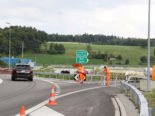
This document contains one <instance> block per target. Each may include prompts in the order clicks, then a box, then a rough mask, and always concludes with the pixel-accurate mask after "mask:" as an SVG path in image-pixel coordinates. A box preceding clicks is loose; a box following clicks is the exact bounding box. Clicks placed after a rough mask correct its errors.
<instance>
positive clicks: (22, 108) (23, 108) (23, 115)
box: [20, 106, 25, 116]
mask: <svg viewBox="0 0 155 116" xmlns="http://www.w3.org/2000/svg"><path fill="white" fill-rule="evenodd" d="M20 116H25V107H24V106H22V107H21V110H20Z"/></svg>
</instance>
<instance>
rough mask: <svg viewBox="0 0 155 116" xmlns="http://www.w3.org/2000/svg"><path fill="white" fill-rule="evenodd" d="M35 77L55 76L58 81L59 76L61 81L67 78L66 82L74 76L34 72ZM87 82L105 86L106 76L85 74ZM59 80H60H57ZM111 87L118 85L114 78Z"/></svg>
mask: <svg viewBox="0 0 155 116" xmlns="http://www.w3.org/2000/svg"><path fill="white" fill-rule="evenodd" d="M34 74H35V75H38V76H39V75H42V76H43V77H47V76H48V77H51V76H52V75H55V78H56V79H58V76H59V75H61V77H62V78H61V79H65V76H67V80H71V77H73V76H74V75H75V74H65V73H53V72H34ZM86 77H87V78H86V79H87V81H96V82H97V81H98V82H100V83H101V84H102V85H106V76H105V75H99V74H98V75H95V74H87V76H86ZM59 79H60V78H59ZM110 83H111V85H113V86H114V87H116V86H117V85H118V84H117V83H118V79H117V77H115V78H114V79H113V80H112V79H111V81H110Z"/></svg>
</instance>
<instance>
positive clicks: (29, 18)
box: [0, 0, 155, 38]
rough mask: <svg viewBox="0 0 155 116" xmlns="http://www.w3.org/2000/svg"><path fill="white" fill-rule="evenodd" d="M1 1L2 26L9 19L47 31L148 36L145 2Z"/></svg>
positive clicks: (154, 3) (153, 27) (154, 24)
mask: <svg viewBox="0 0 155 116" xmlns="http://www.w3.org/2000/svg"><path fill="white" fill-rule="evenodd" d="M0 4H1V8H0V14H1V15H0V23H1V27H5V26H6V22H10V23H11V24H12V25H25V26H34V27H36V28H37V29H41V30H44V31H46V32H48V33H61V34H83V33H93V34H106V35H117V36H123V37H143V38H146V37H147V8H148V3H147V1H141V0H117V1H114V0H44V1H43V0H14V1H12V0H4V1H0ZM151 4H152V6H151V8H152V9H151V12H152V13H151V36H152V37H155V34H154V30H155V22H154V20H155V15H154V12H155V1H152V3H151Z"/></svg>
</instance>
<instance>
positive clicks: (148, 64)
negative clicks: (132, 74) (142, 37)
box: [147, 0, 151, 91]
mask: <svg viewBox="0 0 155 116" xmlns="http://www.w3.org/2000/svg"><path fill="white" fill-rule="evenodd" d="M150 6H151V0H149V4H148V59H147V91H150V9H151V8H150Z"/></svg>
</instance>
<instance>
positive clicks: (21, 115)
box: [20, 85, 57, 116]
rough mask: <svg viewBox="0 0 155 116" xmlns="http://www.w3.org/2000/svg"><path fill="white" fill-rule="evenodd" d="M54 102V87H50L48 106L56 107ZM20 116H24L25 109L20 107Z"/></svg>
mask: <svg viewBox="0 0 155 116" xmlns="http://www.w3.org/2000/svg"><path fill="white" fill-rule="evenodd" d="M56 104H57V103H56V101H55V92H54V85H52V88H51V93H50V99H49V103H48V105H56ZM20 116H25V107H24V106H22V107H21V110H20Z"/></svg>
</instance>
